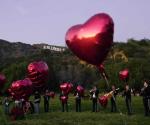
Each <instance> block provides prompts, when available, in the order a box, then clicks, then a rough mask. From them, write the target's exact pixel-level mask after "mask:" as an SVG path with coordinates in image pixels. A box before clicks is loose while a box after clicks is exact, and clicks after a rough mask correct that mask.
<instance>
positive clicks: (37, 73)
mask: <svg viewBox="0 0 150 125" xmlns="http://www.w3.org/2000/svg"><path fill="white" fill-rule="evenodd" d="M48 73H49V68H48V65H47V64H46V63H45V62H43V61H39V62H32V63H30V64H29V65H28V77H29V79H30V80H31V81H32V84H33V89H34V90H42V88H43V87H44V86H45V83H46V80H47V78H48Z"/></svg>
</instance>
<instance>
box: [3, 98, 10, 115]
mask: <svg viewBox="0 0 150 125" xmlns="http://www.w3.org/2000/svg"><path fill="white" fill-rule="evenodd" d="M3 105H4V111H5V114H6V115H9V106H10V100H9V97H7V96H6V97H5V98H4V100H3Z"/></svg>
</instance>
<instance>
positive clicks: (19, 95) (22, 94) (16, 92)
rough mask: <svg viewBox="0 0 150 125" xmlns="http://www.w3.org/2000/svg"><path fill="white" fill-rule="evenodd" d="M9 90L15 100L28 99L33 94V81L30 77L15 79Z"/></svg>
mask: <svg viewBox="0 0 150 125" xmlns="http://www.w3.org/2000/svg"><path fill="white" fill-rule="evenodd" d="M9 91H10V93H11V95H12V97H13V98H14V99H15V100H19V99H25V100H28V98H29V97H30V95H31V94H32V82H31V80H30V79H28V78H26V79H24V80H18V81H14V82H13V83H12V84H11V86H10V89H9Z"/></svg>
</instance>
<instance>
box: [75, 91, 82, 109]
mask: <svg viewBox="0 0 150 125" xmlns="http://www.w3.org/2000/svg"><path fill="white" fill-rule="evenodd" d="M74 96H75V103H76V112H81V97H82V96H81V94H80V93H79V92H78V91H77V90H76V91H75V93H74Z"/></svg>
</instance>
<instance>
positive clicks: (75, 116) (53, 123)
mask: <svg viewBox="0 0 150 125" xmlns="http://www.w3.org/2000/svg"><path fill="white" fill-rule="evenodd" d="M42 102H43V101H42ZM132 102H133V113H134V114H133V115H132V116H128V115H126V114H127V111H126V107H125V103H124V98H122V97H118V98H117V103H118V109H120V110H121V112H122V113H119V112H117V113H110V103H108V107H107V108H106V109H104V108H102V107H99V112H97V113H93V112H91V101H90V100H88V99H86V100H82V112H81V113H76V112H75V103H74V98H73V96H70V98H69V112H64V113H62V112H61V105H60V101H59V99H58V97H55V99H51V100H50V103H51V104H50V108H51V110H50V112H49V113H44V111H43V109H44V108H43V103H41V109H40V110H41V113H40V114H39V115H36V114H31V115H27V116H26V117H25V119H23V120H17V121H10V120H9V119H8V120H7V122H6V117H4V116H3V115H1V116H0V121H1V123H0V125H149V124H150V117H144V110H143V104H142V98H141V97H133V100H132Z"/></svg>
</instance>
